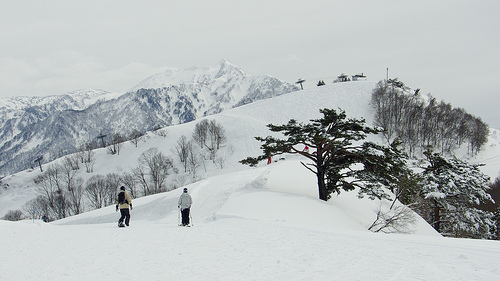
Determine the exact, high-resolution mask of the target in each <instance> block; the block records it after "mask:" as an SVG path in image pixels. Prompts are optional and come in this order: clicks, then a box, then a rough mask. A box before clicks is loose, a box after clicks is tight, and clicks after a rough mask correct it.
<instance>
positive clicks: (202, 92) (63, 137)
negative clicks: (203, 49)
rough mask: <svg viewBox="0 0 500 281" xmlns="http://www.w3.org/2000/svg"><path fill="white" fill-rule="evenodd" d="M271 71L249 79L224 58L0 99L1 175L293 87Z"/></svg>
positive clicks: (283, 92)
mask: <svg viewBox="0 0 500 281" xmlns="http://www.w3.org/2000/svg"><path fill="white" fill-rule="evenodd" d="M297 89H298V88H297V87H295V86H294V85H293V84H290V83H286V82H283V81H280V80H278V79H276V78H273V77H270V76H249V75H246V74H245V73H244V72H243V71H241V69H240V68H238V67H237V66H234V65H232V64H231V63H230V62H228V61H227V60H222V61H220V62H219V63H218V64H216V65H214V66H211V67H193V68H188V69H184V70H168V71H165V72H163V73H159V74H157V75H154V76H152V77H150V78H147V79H145V80H144V81H142V82H140V83H139V84H137V85H136V86H134V87H133V88H132V89H131V90H130V91H129V92H127V93H124V94H116V93H109V92H106V91H102V90H81V91H75V92H71V93H67V94H64V95H60V96H50V97H12V98H0V128H1V129H0V154H1V155H2V157H1V158H0V175H7V174H10V173H14V172H18V171H20V170H23V169H26V168H29V167H30V166H32V165H34V163H33V161H34V159H37V158H38V157H40V156H42V157H43V160H42V161H43V162H47V161H51V160H54V159H56V158H58V157H61V156H63V155H66V154H68V153H72V152H75V151H76V149H77V147H78V146H81V145H84V144H88V143H90V142H92V141H95V140H96V137H97V136H98V135H100V134H107V135H109V134H111V133H119V134H120V135H122V136H128V134H130V133H131V132H132V131H134V130H137V131H140V132H146V131H151V130H153V129H157V128H161V127H165V126H170V125H176V124H182V123H186V122H190V121H193V120H195V119H197V118H199V117H203V116H208V115H211V114H216V113H220V112H222V111H224V110H227V109H229V108H233V107H237V106H241V105H244V104H248V103H251V102H254V101H256V100H261V99H266V98H270V97H274V96H279V95H282V94H285V93H289V92H292V91H295V90H297Z"/></svg>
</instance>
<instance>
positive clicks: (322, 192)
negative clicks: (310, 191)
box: [316, 166, 328, 201]
mask: <svg viewBox="0 0 500 281" xmlns="http://www.w3.org/2000/svg"><path fill="white" fill-rule="evenodd" d="M316 175H317V178H318V191H319V199H321V200H323V201H327V200H328V194H327V192H326V184H325V169H324V168H323V167H320V166H318V173H317V174H316Z"/></svg>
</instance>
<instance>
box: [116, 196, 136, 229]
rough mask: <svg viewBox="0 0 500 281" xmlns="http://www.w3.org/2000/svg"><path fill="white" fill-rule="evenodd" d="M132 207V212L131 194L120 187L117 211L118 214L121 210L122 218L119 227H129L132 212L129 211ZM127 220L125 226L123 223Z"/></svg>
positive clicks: (117, 197)
mask: <svg viewBox="0 0 500 281" xmlns="http://www.w3.org/2000/svg"><path fill="white" fill-rule="evenodd" d="M129 207H130V210H132V197H130V194H128V192H126V191H125V186H122V187H120V192H118V195H117V196H116V211H117V212H118V209H120V214H121V217H120V219H119V220H118V226H119V227H124V226H125V225H126V226H129V223H130V210H129V209H128V208H129ZM124 220H125V224H123V221H124Z"/></svg>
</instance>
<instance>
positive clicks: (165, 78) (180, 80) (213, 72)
mask: <svg viewBox="0 0 500 281" xmlns="http://www.w3.org/2000/svg"><path fill="white" fill-rule="evenodd" d="M245 76H247V75H246V74H245V73H244V72H243V71H242V70H241V69H240V68H239V67H238V66H236V65H234V64H232V63H230V62H229V61H228V60H226V59H222V60H221V61H219V62H218V63H217V64H215V65H213V66H207V67H189V68H185V69H181V70H178V69H168V70H166V71H164V72H160V73H157V74H155V75H153V76H150V77H148V78H146V79H144V80H142V81H141V82H139V83H138V84H137V85H135V86H134V87H132V88H131V89H130V90H129V92H135V91H137V90H139V89H158V88H163V87H169V86H171V85H182V84H201V85H207V84H211V83H213V82H214V81H215V80H226V79H230V78H234V77H245Z"/></svg>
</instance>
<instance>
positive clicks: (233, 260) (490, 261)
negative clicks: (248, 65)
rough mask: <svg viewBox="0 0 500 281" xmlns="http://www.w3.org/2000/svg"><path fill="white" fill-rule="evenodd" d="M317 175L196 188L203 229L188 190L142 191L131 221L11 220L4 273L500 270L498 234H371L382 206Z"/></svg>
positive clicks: (422, 230) (274, 171) (421, 227)
mask: <svg viewBox="0 0 500 281" xmlns="http://www.w3.org/2000/svg"><path fill="white" fill-rule="evenodd" d="M311 175H312V174H311V173H309V172H308V171H306V170H305V169H304V168H303V167H301V165H300V164H299V163H298V162H296V161H282V162H279V163H274V164H273V165H269V166H267V167H263V168H257V169H251V170H246V171H241V172H235V173H231V174H227V175H221V176H216V177H212V178H209V179H207V180H203V181H200V182H197V183H194V184H191V185H188V186H187V188H188V189H189V192H190V194H191V195H192V197H193V201H194V204H193V207H192V223H193V226H192V227H179V226H177V224H178V219H179V217H178V210H177V199H178V197H179V195H180V192H181V191H182V189H177V190H175V191H172V192H167V193H162V194H157V195H153V196H148V197H143V198H139V199H135V200H134V201H133V205H134V209H133V210H132V211H131V215H132V219H131V225H130V227H126V228H118V227H117V225H116V220H117V219H118V217H119V215H118V213H116V212H115V210H114V207H113V206H111V207H107V208H103V209H99V210H95V211H91V212H88V213H84V214H81V215H78V216H74V217H70V218H67V219H63V220H60V221H56V222H53V223H49V224H45V223H43V222H40V221H22V222H6V221H0V225H1V226H0V237H1V239H0V250H1V252H2V254H1V255H0V280H92V281H99V280H498V278H499V277H500V270H499V268H498V260H499V259H500V243H498V241H485V240H469V239H450V238H443V237H440V236H439V235H438V234H437V233H435V232H434V231H433V230H432V228H431V227H430V226H429V225H428V224H426V223H425V222H423V221H421V220H418V221H417V223H416V225H415V226H414V227H413V229H412V230H413V234H381V233H372V232H370V231H368V230H366V227H367V225H369V224H370V223H371V219H372V218H373V213H372V214H371V216H370V215H368V216H367V214H369V213H370V212H373V210H374V209H376V204H378V203H376V202H375V201H370V200H369V199H363V200H359V199H357V198H356V196H355V193H342V194H341V195H340V196H339V197H334V198H332V199H331V200H330V201H328V202H323V201H320V200H318V199H316V196H315V184H314V182H312V183H310V181H306V180H304V179H305V178H307V177H310V176H311ZM283 176H286V178H284V177H283ZM294 179H295V180H294ZM280 182H282V183H284V184H286V185H288V186H289V187H290V189H289V190H288V191H284V190H283V188H281V187H280V185H279V184H278V183H280ZM346 206H348V207H349V209H352V210H354V211H356V212H346V211H345V209H346V208H345V207H346Z"/></svg>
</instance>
